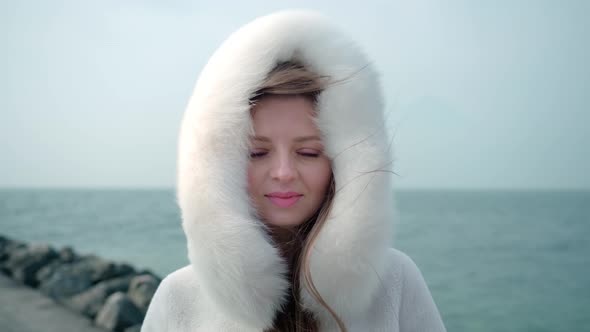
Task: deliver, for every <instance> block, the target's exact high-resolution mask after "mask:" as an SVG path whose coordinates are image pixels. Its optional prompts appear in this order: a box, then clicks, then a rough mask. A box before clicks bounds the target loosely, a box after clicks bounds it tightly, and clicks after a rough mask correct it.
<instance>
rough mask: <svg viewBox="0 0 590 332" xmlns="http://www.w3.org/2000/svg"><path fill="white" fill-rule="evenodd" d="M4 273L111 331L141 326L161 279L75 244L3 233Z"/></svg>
mask: <svg viewBox="0 0 590 332" xmlns="http://www.w3.org/2000/svg"><path fill="white" fill-rule="evenodd" d="M0 273H3V274H5V275H7V276H9V277H10V278H12V279H14V280H16V281H18V282H20V283H23V284H25V285H27V286H29V287H32V288H36V289H38V290H39V291H40V292H42V293H43V294H45V295H46V296H48V297H50V298H51V299H53V300H54V301H55V302H56V303H57V304H59V305H63V306H65V307H67V308H69V309H71V310H73V311H75V312H77V313H80V314H81V315H84V316H86V317H88V318H89V319H91V320H92V321H93V322H94V324H95V325H97V326H99V327H102V328H104V329H106V330H110V331H124V332H130V331H139V330H140V329H141V323H142V321H143V318H144V316H145V313H146V311H147V308H148V306H149V304H150V300H151V299H152V296H153V295H154V292H155V291H156V288H157V287H158V285H159V283H160V281H161V278H159V277H158V276H156V275H155V274H153V273H152V272H150V271H146V270H144V271H138V270H136V269H135V268H134V267H133V266H131V265H129V264H124V263H116V262H112V261H108V260H105V259H102V258H100V257H97V256H94V255H79V254H77V253H76V252H75V251H74V250H73V249H72V248H69V247H65V248H62V249H54V248H52V247H51V246H49V245H46V244H27V243H23V242H20V241H15V240H12V239H9V238H7V237H5V236H2V235H0Z"/></svg>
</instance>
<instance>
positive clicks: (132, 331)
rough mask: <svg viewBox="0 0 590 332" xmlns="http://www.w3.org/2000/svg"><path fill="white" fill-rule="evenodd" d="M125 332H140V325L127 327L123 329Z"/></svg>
mask: <svg viewBox="0 0 590 332" xmlns="http://www.w3.org/2000/svg"><path fill="white" fill-rule="evenodd" d="M125 332H141V324H137V325H133V326H131V327H128V328H126V329H125Z"/></svg>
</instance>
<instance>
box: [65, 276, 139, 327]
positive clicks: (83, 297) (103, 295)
mask: <svg viewBox="0 0 590 332" xmlns="http://www.w3.org/2000/svg"><path fill="white" fill-rule="evenodd" d="M132 279H133V276H132V275H129V276H124V277H119V278H115V279H110V280H106V281H102V282H100V283H98V284H96V285H94V286H92V287H91V288H90V289H88V290H86V291H84V292H82V293H80V294H77V295H74V296H73V297H71V298H68V299H65V300H63V302H64V304H65V305H66V306H68V307H69V308H70V309H73V310H74V311H76V312H79V313H81V314H83V315H85V316H87V317H90V318H95V317H96V315H97V313H98V311H99V310H100V309H101V308H102V306H103V305H104V303H105V301H106V299H107V297H109V296H110V295H111V294H113V293H115V292H127V290H128V289H129V284H130V282H131V280H132Z"/></svg>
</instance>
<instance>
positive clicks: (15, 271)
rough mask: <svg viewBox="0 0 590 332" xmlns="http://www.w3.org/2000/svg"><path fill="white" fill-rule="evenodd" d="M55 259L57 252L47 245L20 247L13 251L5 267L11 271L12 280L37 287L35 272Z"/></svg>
mask: <svg viewBox="0 0 590 332" xmlns="http://www.w3.org/2000/svg"><path fill="white" fill-rule="evenodd" d="M57 257H58V255H57V252H56V251H55V250H54V249H53V248H51V247H50V246H48V245H33V246H30V247H21V248H19V249H16V250H13V252H12V254H11V255H10V258H9V260H8V263H7V264H6V267H7V268H8V269H9V270H10V271H11V275H12V278H13V279H15V280H17V281H20V282H22V283H24V284H26V285H28V286H31V287H37V286H38V284H39V280H38V279H37V272H38V271H39V270H40V269H41V268H42V267H43V266H45V265H47V264H49V263H50V262H51V261H53V260H54V259H56V258H57Z"/></svg>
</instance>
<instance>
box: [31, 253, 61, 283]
mask: <svg viewBox="0 0 590 332" xmlns="http://www.w3.org/2000/svg"><path fill="white" fill-rule="evenodd" d="M62 265H63V263H62V262H61V261H60V260H59V259H56V260H53V261H51V263H49V264H47V265H45V266H43V267H42V268H40V269H39V271H37V280H38V281H39V285H43V284H45V283H47V281H48V280H49V278H51V276H52V275H53V272H55V270H57V268H58V267H60V266H62Z"/></svg>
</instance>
